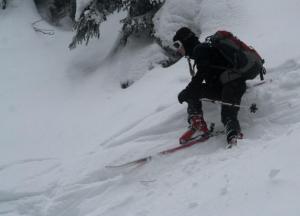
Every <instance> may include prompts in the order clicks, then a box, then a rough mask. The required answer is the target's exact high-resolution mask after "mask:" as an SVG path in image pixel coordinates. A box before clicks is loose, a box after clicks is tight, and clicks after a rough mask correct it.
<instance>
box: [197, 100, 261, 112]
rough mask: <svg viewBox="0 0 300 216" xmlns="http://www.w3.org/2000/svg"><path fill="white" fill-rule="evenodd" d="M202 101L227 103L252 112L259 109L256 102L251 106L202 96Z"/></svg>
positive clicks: (226, 104)
mask: <svg viewBox="0 0 300 216" xmlns="http://www.w3.org/2000/svg"><path fill="white" fill-rule="evenodd" d="M200 101H205V102H211V103H217V104H221V105H225V106H231V107H238V108H244V109H249V110H250V112H251V113H255V112H256V111H257V110H258V108H257V106H256V104H255V103H253V104H251V106H250V107H249V106H242V105H238V104H233V103H227V102H223V101H218V100H211V99H208V98H201V99H200Z"/></svg>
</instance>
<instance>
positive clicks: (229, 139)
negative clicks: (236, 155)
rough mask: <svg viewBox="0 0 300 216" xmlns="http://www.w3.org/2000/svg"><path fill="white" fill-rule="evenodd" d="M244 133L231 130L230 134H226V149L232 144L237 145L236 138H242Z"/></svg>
mask: <svg viewBox="0 0 300 216" xmlns="http://www.w3.org/2000/svg"><path fill="white" fill-rule="evenodd" d="M243 137H244V135H243V133H241V132H238V133H236V132H232V133H231V134H228V135H227V144H226V146H225V148H226V149H230V148H232V147H233V146H236V145H237V140H238V139H243Z"/></svg>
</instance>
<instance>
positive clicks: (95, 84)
mask: <svg viewBox="0 0 300 216" xmlns="http://www.w3.org/2000/svg"><path fill="white" fill-rule="evenodd" d="M30 2H31V1H30ZM174 2H176V1H175V0H174V1H169V2H168V4H166V5H167V6H166V7H165V8H162V10H161V11H160V14H159V16H160V19H161V23H165V24H166V25H167V23H168V22H169V21H170V22H171V21H172V22H173V21H174V19H173V18H170V20H168V18H163V17H171V15H170V13H169V11H178V8H177V9H176V8H175V7H176V4H173V3H174ZM191 2H192V1H191ZM193 2H194V3H193V4H191V5H194V6H195V5H201V7H202V8H207V9H208V8H209V9H210V11H215V10H214V9H216V8H217V7H220V8H222V7H224V8H228V11H227V10H225V9H222V10H221V11H224V10H225V11H224V13H225V14H230V13H233V15H232V17H234V18H236V17H241V19H240V20H238V21H237V20H235V21H233V19H232V17H229V16H225V18H224V19H223V20H221V18H220V17H215V19H214V20H213V19H212V18H208V17H207V16H208V15H209V14H211V13H208V11H209V10H205V11H206V12H207V15H206V12H203V13H201V15H199V16H201V17H207V20H205V19H204V20H205V21H202V20H203V19H200V18H199V22H200V20H201V31H202V34H201V39H203V38H204V36H205V35H208V34H209V33H211V32H212V31H214V29H215V28H220V27H224V26H226V27H227V28H228V29H229V30H233V31H234V32H235V33H236V34H238V35H239V36H240V37H241V38H242V39H245V40H246V41H247V42H251V44H253V45H254V46H255V47H257V48H258V50H259V51H260V52H262V53H263V56H264V57H265V58H266V60H267V70H268V74H267V76H266V79H267V80H272V81H271V82H268V83H266V84H264V85H260V86H257V87H254V88H249V89H248V91H247V93H246V94H245V96H244V97H243V101H242V104H243V105H248V104H251V103H253V102H255V103H257V105H258V108H259V110H258V112H257V113H256V114H251V113H249V111H248V110H241V112H240V114H239V117H240V121H241V125H242V128H243V132H244V134H245V139H243V140H242V141H240V142H239V145H238V147H237V148H234V149H232V150H230V151H227V150H225V149H224V142H225V138H224V137H223V136H217V137H213V138H211V139H210V140H208V141H207V142H206V143H202V144H199V145H196V146H194V147H191V148H190V149H186V150H185V151H182V152H178V153H176V154H173V155H169V156H167V157H157V158H155V159H154V160H153V161H152V162H151V163H149V164H146V165H145V166H143V167H132V168H125V169H107V168H105V166H106V165H109V164H118V163H122V162H127V161H131V160H133V159H137V158H140V157H143V156H147V155H150V154H154V153H157V152H159V151H161V150H164V149H167V148H169V147H173V146H176V145H178V136H179V135H180V134H181V133H182V132H183V131H184V130H185V128H186V126H187V125H186V114H185V108H186V107H185V106H184V105H180V104H178V103H177V101H176V96H177V93H178V92H179V91H180V90H181V89H182V88H184V87H185V85H186V84H187V83H188V81H189V80H190V77H189V74H188V72H187V65H186V62H185V60H181V61H179V62H178V63H177V64H176V65H173V66H172V67H170V68H167V69H162V68H159V67H156V66H155V64H154V63H153V64H152V63H151V62H157V61H158V60H160V59H162V58H163V56H161V55H159V54H157V53H155V51H156V50H159V47H158V46H157V45H153V44H148V45H147V46H145V47H146V48H144V49H142V50H140V51H139V52H138V50H137V51H136V52H134V53H132V54H131V53H130V51H129V49H130V48H133V47H137V46H136V45H137V44H131V45H130V46H131V47H130V46H129V48H128V50H127V49H124V50H123V51H122V52H121V53H120V54H119V56H116V57H115V59H114V61H112V62H109V61H106V60H107V59H106V57H107V55H109V53H110V48H111V47H113V46H114V44H115V41H116V40H117V37H118V30H117V29H118V28H119V27H120V26H119V25H118V24H117V23H118V22H117V20H118V18H119V15H115V16H113V17H112V18H111V20H110V21H109V23H108V24H106V25H105V23H104V24H103V28H104V30H103V40H104V39H106V41H108V42H107V43H101V42H103V41H102V39H100V40H99V41H93V42H92V43H91V44H90V45H89V46H88V47H79V48H78V49H76V50H75V51H74V52H69V51H68V50H67V44H68V42H69V41H70V39H71V38H72V34H71V33H70V32H64V31H60V30H58V29H55V33H56V34H55V35H54V36H52V37H45V36H42V35H39V34H38V33H36V32H34V31H33V30H32V28H31V27H30V24H31V23H32V22H34V21H35V20H37V19H39V15H38V14H37V12H36V10H35V8H34V7H33V4H28V2H27V1H15V6H14V7H12V8H9V9H8V10H7V11H4V13H2V11H1V13H0V29H7V31H4V32H3V33H1V35H0V49H1V50H5V52H0V59H1V60H2V61H1V73H0V90H1V91H0V97H1V101H2V106H1V107H0V118H1V123H0V131H1V136H0V143H1V147H2V148H1V149H2V150H1V153H0V156H1V157H0V215H5V216H20V215H26V216H27V215H28V216H119V215H125V216H127V215H128V216H160V215H161V216H171V215H172V216H174V215H175V216H177V215H178V216H181V215H187V216H198V215H213V216H217V215H230V216H232V215H237V216H239V215H243V216H248V215H249V216H253V215H258V216H266V215H278V216H279V215H280V216H281V215H289V216H298V215H299V212H300V207H299V205H298V203H299V202H298V197H299V192H300V187H299V182H300V171H299V165H300V160H299V153H298V152H299V150H300V147H299V144H298V138H299V131H300V115H299V111H300V100H299V94H300V93H299V92H300V89H299V88H300V75H299V74H300V56H299V54H298V53H299V52H298V50H299V47H300V46H298V45H299V40H298V36H299V35H300V34H299V30H298V29H296V28H294V27H295V26H297V25H296V22H297V21H295V20H298V19H295V17H297V18H299V15H297V14H298V12H297V10H296V9H295V8H297V6H299V2H298V1H296V0H288V1H285V2H279V1H275V2H274V1H269V0H264V1H261V2H259V3H258V2H257V1H252V2H248V1H246V0H245V1H239V2H238V3H235V1H224V4H225V3H226V4H225V5H226V7H225V6H224V4H221V3H220V4H213V5H212V3H210V1H205V0H203V1H193ZM222 2H223V1H222ZM31 3H32V2H31ZM271 3H272V4H271ZM168 5H169V6H168ZM191 5H190V6H191ZM258 5H260V7H259V6H258ZM266 5H268V8H269V7H270V5H272V8H274V11H276V12H278V11H280V12H281V13H280V14H281V16H278V14H273V13H272V12H273V10H268V11H269V12H268V13H266ZM169 7H172V8H169ZM185 7H187V10H186V11H188V10H192V8H191V7H189V6H187V5H185ZM240 8H244V9H245V8H247V9H248V10H247V13H240V12H241V10H240ZM171 9H172V10H171ZM194 9H195V11H197V12H199V13H200V11H201V10H200V8H197V7H196V6H195V8H194ZM279 9H281V10H279ZM184 11H185V10H182V12H184ZM195 11H194V10H193V12H192V14H196V13H194V12H195ZM216 11H218V10H216ZM242 11H243V10H242ZM296 12H297V13H296ZM175 14H176V13H175ZM249 17H251V18H252V19H248V18H249ZM262 17H264V18H265V19H263V20H262V19H261V18H262ZM190 18H191V17H190ZM227 18H228V19H227ZM195 19H196V18H195ZM197 19H198V18H197ZM11 22H13V23H14V25H11V24H10V23H11ZM183 22H187V23H188V22H190V23H192V22H194V21H183ZM210 22H211V23H210ZM161 23H160V24H161ZM278 23H280V24H281V25H282V26H281V28H282V31H278V32H277V34H276V36H274V37H270V35H274V34H273V30H274V26H275V24H276V25H277V24H278ZM287 24H290V25H287ZM44 25H45V27H47V28H53V27H51V26H48V25H47V24H46V23H44ZM7 26H9V28H7ZM111 26H115V28H113V29H112V28H111ZM167 26H168V25H167ZM158 27H159V28H161V27H162V25H161V26H158ZM169 27H170V28H169ZM171 28H174V30H170V29H171ZM175 29H176V26H175V25H170V26H168V28H167V27H166V28H165V29H164V30H165V31H161V32H160V33H161V34H165V35H164V36H165V38H169V39H170V38H171V34H172V32H173V31H175ZM105 30H107V31H105ZM199 30H200V29H199ZM21 32H22V34H21ZM105 32H106V33H105ZM249 32H253V34H250V33H249ZM287 32H288V33H287ZM19 35H22V37H20V36H19ZM284 36H286V37H284ZM283 38H287V40H283ZM109 39H110V40H109ZM132 43H134V42H132ZM275 44H276V46H275ZM140 46H141V44H140ZM287 50H289V52H287ZM279 51H281V52H279ZM154 53H155V55H154ZM131 57H132V58H131ZM137 58H138V62H140V64H136V61H137ZM147 60H149V61H147ZM148 69H152V70H150V71H147V70H148ZM124 74H125V75H124ZM122 75H124V76H122ZM125 77H126V78H125ZM131 78H132V79H134V80H137V81H136V82H135V83H134V84H133V85H132V86H130V88H127V89H121V88H120V82H121V81H123V79H125V80H126V79H131ZM257 82H259V80H258V79H256V80H253V81H251V82H249V83H248V84H249V86H251V85H252V84H254V83H257ZM204 110H205V118H206V119H207V121H208V122H215V123H216V124H217V125H216V127H217V129H218V128H222V125H221V123H220V114H219V113H220V108H219V106H218V105H215V104H209V103H205V104H204Z"/></svg>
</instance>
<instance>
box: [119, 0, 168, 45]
mask: <svg viewBox="0 0 300 216" xmlns="http://www.w3.org/2000/svg"><path fill="white" fill-rule="evenodd" d="M164 1H165V0H125V1H124V2H123V4H124V7H125V9H126V10H127V11H128V16H127V17H126V18H125V19H123V20H122V21H121V22H122V23H123V28H122V38H121V43H123V44H126V42H127V39H128V37H130V36H131V35H135V36H145V37H148V38H153V36H154V30H153V27H154V25H153V21H152V19H153V17H154V15H155V13H156V12H157V11H158V10H159V8H160V7H161V6H162V5H163V3H164Z"/></svg>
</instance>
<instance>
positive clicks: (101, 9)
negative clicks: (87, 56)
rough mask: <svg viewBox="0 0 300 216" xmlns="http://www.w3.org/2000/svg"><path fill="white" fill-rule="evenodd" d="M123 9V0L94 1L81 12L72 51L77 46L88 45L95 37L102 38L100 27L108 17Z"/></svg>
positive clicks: (76, 25) (75, 28)
mask: <svg viewBox="0 0 300 216" xmlns="http://www.w3.org/2000/svg"><path fill="white" fill-rule="evenodd" d="M122 7H123V3H122V0H93V1H91V2H90V4H89V5H88V6H87V7H86V8H85V9H84V10H83V11H82V12H81V15H80V17H79V18H77V21H76V23H75V24H74V30H75V31H76V34H75V36H74V37H73V40H72V42H71V44H70V45H69V48H70V49H73V48H75V47H76V45H77V44H82V43H83V42H85V44H88V42H89V40H90V39H91V38H93V37H96V38H99V37H100V25H101V23H102V22H104V21H106V19H107V16H108V15H110V14H112V13H113V12H115V11H120V10H121V8H122Z"/></svg>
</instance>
